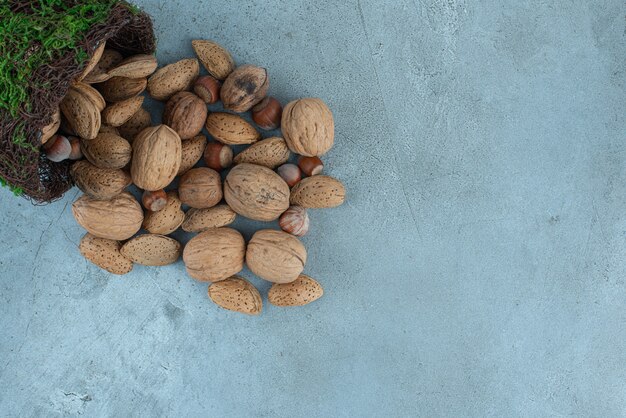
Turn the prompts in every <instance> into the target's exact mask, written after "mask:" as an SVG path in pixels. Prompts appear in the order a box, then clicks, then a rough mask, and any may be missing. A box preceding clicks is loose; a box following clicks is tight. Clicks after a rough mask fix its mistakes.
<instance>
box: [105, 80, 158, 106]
mask: <svg viewBox="0 0 626 418" xmlns="http://www.w3.org/2000/svg"><path fill="white" fill-rule="evenodd" d="M147 84H148V80H146V79H145V78H126V77H112V78H110V79H108V80H107V81H105V82H104V83H101V84H98V89H99V90H100V93H102V96H103V97H104V98H105V99H106V101H107V102H109V103H115V102H121V101H124V100H128V99H130V98H131V97H135V96H138V95H139V94H141V92H143V91H144V90H145V89H146V85H147Z"/></svg>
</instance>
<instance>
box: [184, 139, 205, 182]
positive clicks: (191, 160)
mask: <svg viewBox="0 0 626 418" xmlns="http://www.w3.org/2000/svg"><path fill="white" fill-rule="evenodd" d="M206 143H207V140H206V136H204V135H196V136H195V137H193V138H191V139H188V140H186V141H183V145H182V158H181V162H180V167H179V168H178V174H177V175H179V176H180V175H181V174H184V173H186V172H187V171H188V170H189V169H191V168H192V167H193V166H194V165H196V163H197V162H198V161H200V158H202V154H203V153H204V149H205V148H206Z"/></svg>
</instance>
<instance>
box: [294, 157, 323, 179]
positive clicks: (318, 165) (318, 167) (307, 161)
mask: <svg viewBox="0 0 626 418" xmlns="http://www.w3.org/2000/svg"><path fill="white" fill-rule="evenodd" d="M298 167H300V170H302V172H303V173H304V174H305V175H307V176H309V177H310V176H317V175H318V174H320V173H321V172H322V170H323V169H324V163H323V162H322V160H320V159H319V157H300V158H298Z"/></svg>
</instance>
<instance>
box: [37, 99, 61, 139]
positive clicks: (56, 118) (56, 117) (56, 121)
mask: <svg viewBox="0 0 626 418" xmlns="http://www.w3.org/2000/svg"><path fill="white" fill-rule="evenodd" d="M60 126H61V110H59V108H57V110H56V112H54V113H53V114H52V116H51V120H50V123H48V124H47V125H46V126H44V127H43V128H41V136H40V137H39V141H40V142H41V144H42V145H43V144H45V143H46V142H48V140H49V139H50V138H52V137H53V136H54V134H56V133H57V131H58V130H59V127H60Z"/></svg>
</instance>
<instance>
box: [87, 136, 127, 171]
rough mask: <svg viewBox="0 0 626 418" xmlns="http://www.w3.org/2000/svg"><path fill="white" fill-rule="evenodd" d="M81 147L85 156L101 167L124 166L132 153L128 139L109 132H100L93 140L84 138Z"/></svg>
mask: <svg viewBox="0 0 626 418" xmlns="http://www.w3.org/2000/svg"><path fill="white" fill-rule="evenodd" d="M80 148H81V151H82V152H83V155H84V156H85V158H87V160H88V161H89V162H90V163H91V164H93V165H95V166H96V167H100V168H124V167H125V166H126V164H128V163H129V162H130V157H131V154H132V148H131V146H130V144H129V143H128V141H127V140H125V139H124V138H122V137H121V136H117V135H115V134H109V133H99V134H98V135H97V136H96V137H95V138H94V139H91V140H84V139H83V140H82V141H81V144H80Z"/></svg>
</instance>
